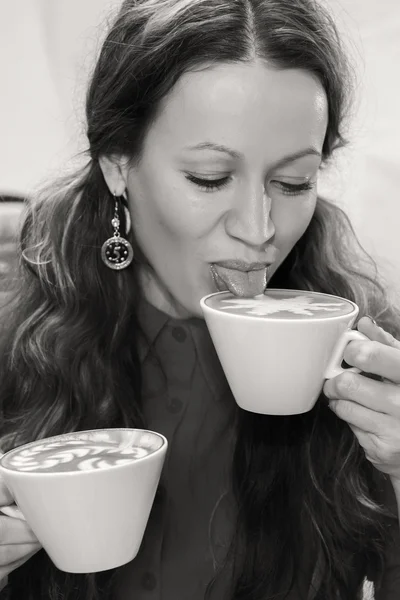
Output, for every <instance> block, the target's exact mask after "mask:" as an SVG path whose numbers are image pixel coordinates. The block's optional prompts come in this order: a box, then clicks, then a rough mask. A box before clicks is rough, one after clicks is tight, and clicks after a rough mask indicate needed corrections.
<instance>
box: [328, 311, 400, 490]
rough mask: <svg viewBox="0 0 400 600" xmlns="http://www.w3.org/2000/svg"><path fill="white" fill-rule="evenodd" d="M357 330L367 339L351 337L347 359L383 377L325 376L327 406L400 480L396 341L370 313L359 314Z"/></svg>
mask: <svg viewBox="0 0 400 600" xmlns="http://www.w3.org/2000/svg"><path fill="white" fill-rule="evenodd" d="M358 330H359V331H360V332H361V333H364V334H365V335H366V336H368V337H369V338H370V341H367V340H366V341H358V340H354V341H352V342H350V343H349V344H348V346H347V348H346V350H345V353H344V359H345V361H346V362H347V363H348V364H349V365H352V366H354V367H358V368H359V369H362V371H364V372H365V373H371V374H374V375H380V376H381V377H383V378H384V381H375V380H373V379H369V378H368V377H365V376H364V375H361V374H357V373H352V372H346V373H342V374H341V375H338V376H337V377H334V378H332V379H330V380H327V381H326V382H325V385H324V393H325V395H326V396H327V397H328V398H329V399H331V400H330V402H329V406H330V408H331V409H332V410H333V411H334V412H335V414H336V415H337V416H338V417H339V418H340V419H343V420H344V421H346V422H347V423H348V424H349V426H350V427H351V429H352V430H353V432H354V434H355V435H356V436H357V439H358V441H359V443H360V444H361V446H362V447H363V448H364V450H365V455H366V457H367V459H368V460H369V461H370V462H371V463H372V464H373V465H374V466H375V467H376V468H377V469H379V470H380V471H382V472H383V473H387V474H389V475H390V477H391V479H392V481H397V482H400V342H399V341H398V340H396V339H395V338H393V336H392V335H390V334H389V333H387V332H385V331H384V330H383V329H382V328H380V327H378V326H377V325H375V324H374V323H373V322H372V321H371V319H370V318H368V317H363V318H362V319H360V321H359V323H358Z"/></svg>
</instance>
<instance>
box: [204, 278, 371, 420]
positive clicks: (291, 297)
mask: <svg viewBox="0 0 400 600" xmlns="http://www.w3.org/2000/svg"><path fill="white" fill-rule="evenodd" d="M200 306H201V309H202V311H203V315H204V318H205V321H206V323H207V326H208V329H209V331H210V335H211V338H212V340H213V343H214V346H215V349H216V351H217V354H218V357H219V359H220V362H221V365H222V368H223V370H224V372H225V375H226V378H227V380H228V383H229V385H230V388H231V390H232V393H233V396H234V398H235V400H236V402H237V404H238V405H239V406H240V407H241V408H243V409H245V410H247V411H250V412H254V413H259V414H269V415H295V414H300V413H304V412H307V411H309V410H311V409H312V408H313V406H314V405H315V403H316V401H317V399H318V397H319V395H320V393H321V390H322V387H323V384H324V381H325V379H330V378H331V377H335V376H336V375H339V374H340V373H342V372H343V371H344V370H345V369H343V368H342V367H341V363H342V361H343V353H344V350H345V348H346V346H347V344H348V343H349V342H350V341H351V340H366V339H368V338H367V337H366V336H365V335H363V334H362V333H360V332H358V331H355V330H352V329H351V327H352V326H353V324H354V322H355V320H356V318H357V315H358V312H359V308H358V306H357V305H356V304H355V303H354V302H351V301H350V300H346V299H345V298H340V297H339V296H332V295H329V294H320V293H317V292H309V291H302V290H278V289H276V290H275V289H267V290H265V293H264V294H261V295H259V296H256V297H255V298H238V297H235V296H234V295H233V294H231V293H230V292H218V293H216V294H209V295H208V296H205V297H204V298H202V299H201V301H200ZM346 370H349V369H346ZM350 370H351V371H354V372H357V373H359V372H360V371H359V369H355V368H354V367H353V368H352V369H350Z"/></svg>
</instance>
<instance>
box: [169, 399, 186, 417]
mask: <svg viewBox="0 0 400 600" xmlns="http://www.w3.org/2000/svg"><path fill="white" fill-rule="evenodd" d="M182 407H183V402H182V400H179V398H170V399H169V400H168V403H167V410H168V412H170V413H172V414H173V415H176V414H178V413H179V412H180V411H181V410H182Z"/></svg>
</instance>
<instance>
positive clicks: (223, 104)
mask: <svg viewBox="0 0 400 600" xmlns="http://www.w3.org/2000/svg"><path fill="white" fill-rule="evenodd" d="M160 108H161V110H160V111H159V114H158V117H157V119H156V121H155V122H154V124H153V126H152V128H151V130H150V132H149V137H150V141H151V139H154V138H157V141H158V142H159V143H160V142H161V143H162V141H163V140H167V139H168V144H169V147H170V148H171V149H174V148H176V149H178V148H180V147H184V146H186V145H191V144H196V143H198V142H199V141H202V140H204V139H211V140H213V141H214V142H218V143H223V144H226V145H229V146H231V147H233V148H236V149H238V150H240V151H242V152H245V153H246V152H250V151H251V149H255V150H259V149H260V146H263V147H264V146H265V147H268V146H269V145H271V144H272V145H273V146H274V151H275V153H277V152H278V153H279V152H280V151H282V152H284V151H286V149H287V148H289V149H293V148H295V149H296V148H300V149H301V148H302V147H303V146H304V145H306V146H307V145H310V143H314V144H318V145H319V146H320V147H321V146H322V143H323V139H324V137H325V132H326V126H327V120H328V116H327V115H328V107H327V99H326V95H325V92H324V89H323V87H322V85H321V84H320V82H319V81H318V80H317V79H316V77H314V76H313V75H312V74H311V73H308V72H306V71H302V70H299V69H285V70H282V69H275V68H273V67H271V66H268V64H267V63H265V62H261V61H260V62H256V63H250V64H246V63H238V64H219V65H217V66H212V67H209V68H205V69H203V70H202V71H196V72H189V73H186V74H184V75H183V76H182V77H181V78H180V80H179V81H178V82H177V84H176V85H175V86H174V88H173V89H172V90H171V92H170V93H169V94H168V95H167V96H166V98H164V100H163V102H162V104H161V107H160ZM154 141H155V140H154Z"/></svg>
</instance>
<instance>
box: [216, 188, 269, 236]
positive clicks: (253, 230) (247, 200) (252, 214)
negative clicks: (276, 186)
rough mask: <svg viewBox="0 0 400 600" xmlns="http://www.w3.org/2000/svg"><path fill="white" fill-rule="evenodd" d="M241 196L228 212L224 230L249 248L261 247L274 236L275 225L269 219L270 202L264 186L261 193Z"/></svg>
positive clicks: (254, 192) (255, 192) (256, 192)
mask: <svg viewBox="0 0 400 600" xmlns="http://www.w3.org/2000/svg"><path fill="white" fill-rule="evenodd" d="M245 196H246V197H243V195H242V196H241V197H240V198H238V200H237V202H235V204H234V206H233V207H232V208H231V209H230V210H229V212H228V214H227V216H226V220H225V229H226V232H227V234H228V235H229V236H231V237H233V238H236V239H238V240H240V241H241V242H244V243H245V244H247V245H249V246H256V247H258V248H260V247H262V246H263V245H264V244H265V243H266V242H268V241H270V240H271V238H273V236H274V235H275V225H274V223H273V222H272V219H271V205H272V200H271V198H269V196H268V195H267V193H266V191H265V188H264V186H262V189H261V191H254V190H253V192H252V193H249V194H246V195H245Z"/></svg>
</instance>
